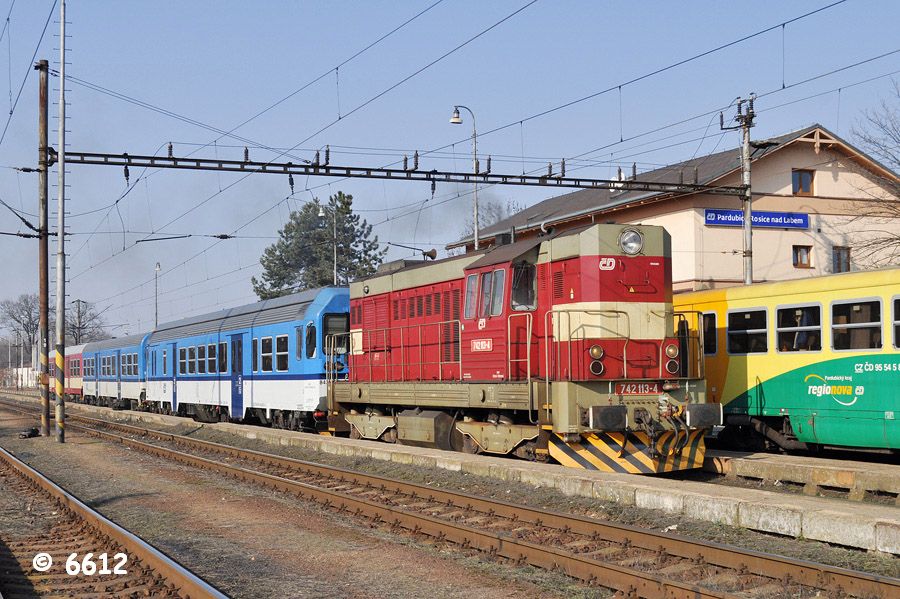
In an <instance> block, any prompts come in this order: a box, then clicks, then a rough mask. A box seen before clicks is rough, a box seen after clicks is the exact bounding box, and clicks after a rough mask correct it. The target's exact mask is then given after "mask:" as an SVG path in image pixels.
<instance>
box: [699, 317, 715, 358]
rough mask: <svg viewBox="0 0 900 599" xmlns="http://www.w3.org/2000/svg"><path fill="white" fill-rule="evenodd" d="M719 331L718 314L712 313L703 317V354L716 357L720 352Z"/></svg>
mask: <svg viewBox="0 0 900 599" xmlns="http://www.w3.org/2000/svg"><path fill="white" fill-rule="evenodd" d="M718 332H719V331H718V329H717V328H716V314H715V312H710V313H709V314H704V315H703V353H704V354H705V355H707V356H712V355H715V353H716V352H718V351H719V338H718Z"/></svg>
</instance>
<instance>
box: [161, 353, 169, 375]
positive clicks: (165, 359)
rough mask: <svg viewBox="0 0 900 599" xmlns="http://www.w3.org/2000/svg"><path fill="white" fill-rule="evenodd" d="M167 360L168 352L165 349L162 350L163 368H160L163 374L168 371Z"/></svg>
mask: <svg viewBox="0 0 900 599" xmlns="http://www.w3.org/2000/svg"><path fill="white" fill-rule="evenodd" d="M168 361H169V352H167V351H166V350H163V370H162V373H163V374H166V373H168V372H169V364H168Z"/></svg>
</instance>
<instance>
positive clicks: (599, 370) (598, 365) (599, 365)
mask: <svg viewBox="0 0 900 599" xmlns="http://www.w3.org/2000/svg"><path fill="white" fill-rule="evenodd" d="M590 368H591V374H593V375H594V376H600V375H601V374H603V371H604V370H606V369H605V368H604V367H603V362H601V361H600V360H594V361H593V362H591V366H590Z"/></svg>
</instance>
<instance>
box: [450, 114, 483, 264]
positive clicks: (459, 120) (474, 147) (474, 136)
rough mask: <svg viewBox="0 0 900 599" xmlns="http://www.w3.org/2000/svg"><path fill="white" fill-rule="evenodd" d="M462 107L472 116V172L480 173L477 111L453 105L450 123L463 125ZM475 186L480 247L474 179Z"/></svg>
mask: <svg viewBox="0 0 900 599" xmlns="http://www.w3.org/2000/svg"><path fill="white" fill-rule="evenodd" d="M460 108H462V109H464V110H465V111H466V112H468V113H469V114H470V115H471V116H472V172H473V173H474V174H476V175H477V174H478V132H477V131H476V129H475V113H474V112H472V109H471V108H469V107H468V106H463V105H462V104H458V105H456V106H454V107H453V116H451V117H450V123H451V124H453V125H462V122H463V120H462V117H461V116H460V115H459V109H460ZM474 184H475V188H474V190H473V193H472V195H473V197H474V207H473V209H472V212H473V215H474V217H475V235H474V238H475V249H476V250H477V249H478V181H477V179H476V180H475V181H474Z"/></svg>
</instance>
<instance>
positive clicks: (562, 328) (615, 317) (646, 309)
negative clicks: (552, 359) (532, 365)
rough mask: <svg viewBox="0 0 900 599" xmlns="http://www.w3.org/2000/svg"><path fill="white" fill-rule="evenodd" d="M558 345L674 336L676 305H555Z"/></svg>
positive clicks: (641, 303) (622, 303) (554, 317)
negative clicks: (611, 339) (607, 338)
mask: <svg viewBox="0 0 900 599" xmlns="http://www.w3.org/2000/svg"><path fill="white" fill-rule="evenodd" d="M546 318H548V319H552V320H553V322H554V324H555V325H556V326H554V329H555V330H556V339H557V341H570V340H572V341H577V340H580V339H597V338H604V337H623V338H628V339H633V340H651V339H655V340H659V339H663V338H665V337H671V336H673V333H674V330H675V328H674V316H673V315H672V305H671V304H667V303H665V302H637V301H635V302H574V303H571V304H554V305H553V309H552V311H551V315H550V316H548V317H546Z"/></svg>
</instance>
